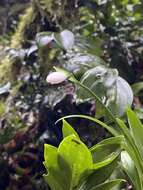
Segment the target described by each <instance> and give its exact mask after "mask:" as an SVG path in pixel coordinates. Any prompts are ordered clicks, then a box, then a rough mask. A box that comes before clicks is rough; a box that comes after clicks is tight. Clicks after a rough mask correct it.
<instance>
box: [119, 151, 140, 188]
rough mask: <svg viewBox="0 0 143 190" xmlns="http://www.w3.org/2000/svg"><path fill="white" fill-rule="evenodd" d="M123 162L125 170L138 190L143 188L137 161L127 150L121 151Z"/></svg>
mask: <svg viewBox="0 0 143 190" xmlns="http://www.w3.org/2000/svg"><path fill="white" fill-rule="evenodd" d="M121 163H122V167H123V169H124V170H125V172H126V173H127V175H128V176H129V178H130V180H131V182H132V183H133V185H134V188H135V189H137V190H142V182H141V180H140V177H139V173H138V171H137V168H136V166H135V163H134V162H133V160H132V159H131V157H130V156H129V154H128V153H127V152H126V151H122V152H121Z"/></svg>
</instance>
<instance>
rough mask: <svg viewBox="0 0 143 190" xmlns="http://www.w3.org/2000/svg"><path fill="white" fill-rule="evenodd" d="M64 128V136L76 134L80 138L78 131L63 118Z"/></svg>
mask: <svg viewBox="0 0 143 190" xmlns="http://www.w3.org/2000/svg"><path fill="white" fill-rule="evenodd" d="M62 121H63V128H62V132H63V137H64V138H65V137H67V136H69V135H72V134H74V135H75V136H76V137H77V138H79V136H78V134H77V132H76V131H75V130H74V129H73V127H72V126H71V125H70V124H69V123H68V122H67V121H66V120H65V119H63V120H62Z"/></svg>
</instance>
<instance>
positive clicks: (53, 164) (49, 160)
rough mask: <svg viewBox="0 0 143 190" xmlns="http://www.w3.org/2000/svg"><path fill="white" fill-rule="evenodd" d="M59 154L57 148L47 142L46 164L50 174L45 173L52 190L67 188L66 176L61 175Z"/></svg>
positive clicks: (45, 147) (45, 149) (45, 151)
mask: <svg viewBox="0 0 143 190" xmlns="http://www.w3.org/2000/svg"><path fill="white" fill-rule="evenodd" d="M57 156H58V152H57V148H55V147H54V146H51V145H47V144H45V146H44V159H45V161H44V165H45V167H46V169H47V170H48V174H47V175H44V178H45V180H46V181H47V183H48V184H49V186H50V187H51V189H52V190H63V189H64V188H66V178H65V177H64V176H62V175H61V171H60V168H59V166H58V162H57Z"/></svg>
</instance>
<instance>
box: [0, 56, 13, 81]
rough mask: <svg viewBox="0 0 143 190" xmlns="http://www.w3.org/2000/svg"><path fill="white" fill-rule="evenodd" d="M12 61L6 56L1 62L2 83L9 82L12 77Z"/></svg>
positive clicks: (0, 76) (0, 79) (0, 78)
mask: <svg viewBox="0 0 143 190" xmlns="http://www.w3.org/2000/svg"><path fill="white" fill-rule="evenodd" d="M11 64H12V61H11V60H10V58H9V57H8V56H6V57H5V58H4V59H3V60H2V61H1V63H0V83H2V84H3V83H5V82H8V81H9V80H10V79H11Z"/></svg>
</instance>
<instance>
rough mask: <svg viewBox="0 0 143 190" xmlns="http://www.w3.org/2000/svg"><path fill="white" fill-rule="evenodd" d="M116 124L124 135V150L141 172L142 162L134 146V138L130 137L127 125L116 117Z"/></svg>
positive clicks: (142, 168)
mask: <svg viewBox="0 0 143 190" xmlns="http://www.w3.org/2000/svg"><path fill="white" fill-rule="evenodd" d="M116 121H117V123H118V126H119V127H120V129H121V133H122V134H123V135H124V137H125V139H126V142H125V143H124V144H123V147H124V148H125V150H126V151H127V152H128V153H129V155H130V156H131V158H132V159H133V160H134V163H135V165H136V167H137V169H138V171H139V172H140V173H142V170H143V162H142V158H141V155H140V152H139V150H138V147H137V146H136V144H135V142H134V139H133V137H132V135H131V134H130V131H129V129H128V127H127V126H126V125H125V123H124V122H123V121H122V120H120V119H118V118H117V119H116Z"/></svg>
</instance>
